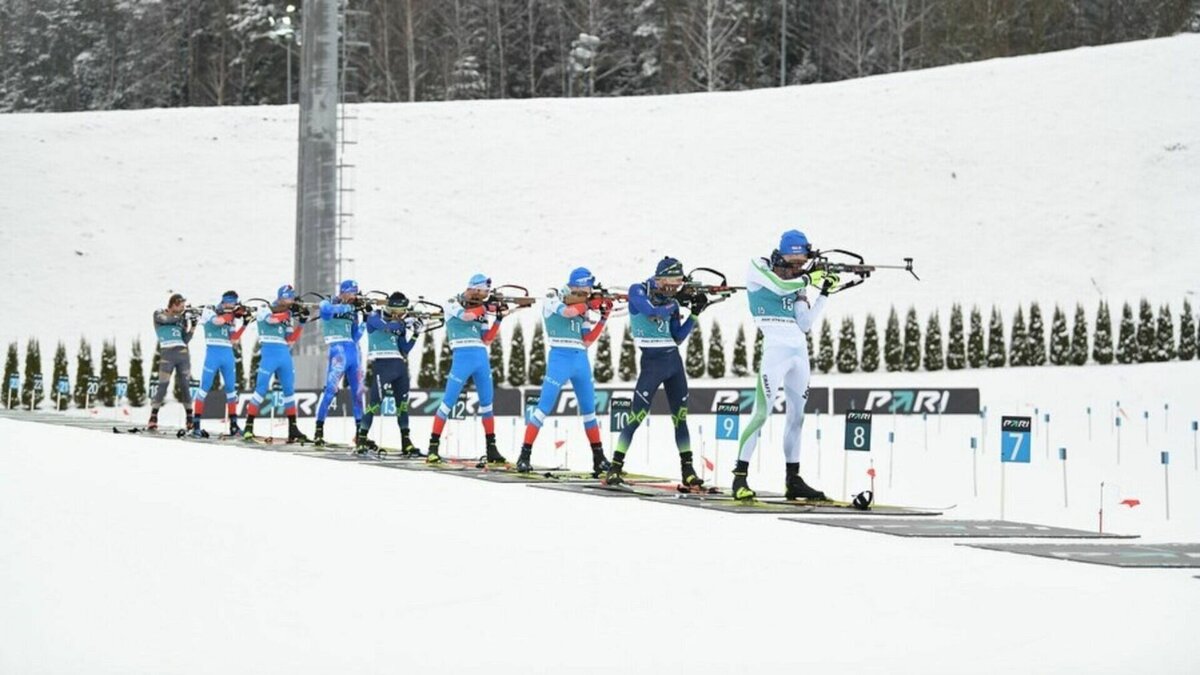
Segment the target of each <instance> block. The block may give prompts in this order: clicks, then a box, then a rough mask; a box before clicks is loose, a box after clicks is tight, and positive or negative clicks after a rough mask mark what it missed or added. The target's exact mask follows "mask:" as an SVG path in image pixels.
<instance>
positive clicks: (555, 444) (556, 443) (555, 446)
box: [554, 441, 566, 450]
mask: <svg viewBox="0 0 1200 675" xmlns="http://www.w3.org/2000/svg"><path fill="white" fill-rule="evenodd" d="M564 443H566V441H554V449H555V450H557V449H559V448H561V447H562V446H563V444H564Z"/></svg>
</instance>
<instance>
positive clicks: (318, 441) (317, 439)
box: [288, 422, 325, 448]
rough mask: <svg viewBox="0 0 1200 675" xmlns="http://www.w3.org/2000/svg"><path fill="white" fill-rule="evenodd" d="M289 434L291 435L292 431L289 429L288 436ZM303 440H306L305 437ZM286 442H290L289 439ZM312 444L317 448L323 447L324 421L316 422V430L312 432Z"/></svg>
mask: <svg viewBox="0 0 1200 675" xmlns="http://www.w3.org/2000/svg"><path fill="white" fill-rule="evenodd" d="M291 435H292V432H291V431H290V430H289V431H288V436H289V437H290V436H291ZM305 440H308V439H305ZM288 442H289V443H290V442H291V441H288ZM312 444H313V445H314V446H316V447H318V448H323V447H325V423H324V422H317V428H316V431H314V432H313V438H312Z"/></svg>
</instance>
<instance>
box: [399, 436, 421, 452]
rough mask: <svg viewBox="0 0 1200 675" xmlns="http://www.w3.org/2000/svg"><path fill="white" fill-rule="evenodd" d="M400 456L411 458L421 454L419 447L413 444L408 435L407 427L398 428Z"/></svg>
mask: <svg viewBox="0 0 1200 675" xmlns="http://www.w3.org/2000/svg"><path fill="white" fill-rule="evenodd" d="M400 456H401V457H411V458H413V459H416V458H418V457H420V456H421V449H420V448H418V447H417V446H415V445H413V442H412V439H411V438H409V437H408V429H401V430H400Z"/></svg>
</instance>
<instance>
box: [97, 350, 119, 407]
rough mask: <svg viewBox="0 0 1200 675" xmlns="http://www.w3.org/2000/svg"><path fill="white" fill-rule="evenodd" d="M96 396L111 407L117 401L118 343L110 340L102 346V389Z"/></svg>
mask: <svg viewBox="0 0 1200 675" xmlns="http://www.w3.org/2000/svg"><path fill="white" fill-rule="evenodd" d="M96 398H97V399H99V400H100V402H101V403H102V404H104V405H105V406H108V407H109V408H111V407H113V406H114V405H116V402H117V344H116V343H115V342H112V341H110V340H105V341H104V342H103V344H102V346H101V347H100V391H99V392H97V393H96Z"/></svg>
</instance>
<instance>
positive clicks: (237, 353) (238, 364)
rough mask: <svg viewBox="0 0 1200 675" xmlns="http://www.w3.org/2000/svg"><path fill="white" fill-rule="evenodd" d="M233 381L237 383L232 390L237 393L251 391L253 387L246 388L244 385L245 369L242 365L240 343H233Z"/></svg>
mask: <svg viewBox="0 0 1200 675" xmlns="http://www.w3.org/2000/svg"><path fill="white" fill-rule="evenodd" d="M233 379H235V380H237V382H236V383H235V384H234V389H236V390H237V391H239V392H242V391H245V390H246V389H253V386H251V387H247V386H246V385H245V382H246V368H245V366H244V365H243V363H242V343H241V342H235V343H233Z"/></svg>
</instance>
